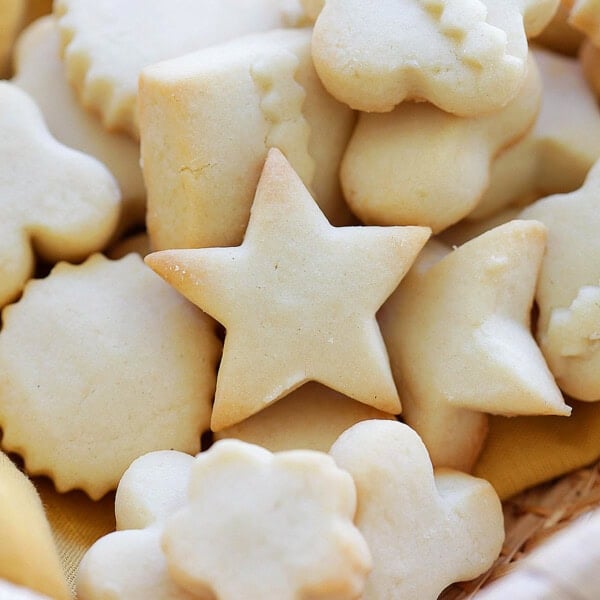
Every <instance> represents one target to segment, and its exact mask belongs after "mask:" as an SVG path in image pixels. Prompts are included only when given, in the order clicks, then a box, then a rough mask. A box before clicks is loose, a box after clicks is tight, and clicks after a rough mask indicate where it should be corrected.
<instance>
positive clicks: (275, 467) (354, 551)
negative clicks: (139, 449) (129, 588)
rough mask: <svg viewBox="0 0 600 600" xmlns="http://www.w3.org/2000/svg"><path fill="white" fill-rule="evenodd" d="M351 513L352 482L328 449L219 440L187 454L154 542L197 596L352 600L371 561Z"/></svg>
mask: <svg viewBox="0 0 600 600" xmlns="http://www.w3.org/2000/svg"><path fill="white" fill-rule="evenodd" d="M355 512H356V492H355V488H354V483H353V481H352V478H351V477H350V475H348V473H346V472H344V471H343V470H341V469H340V468H338V467H337V466H336V465H335V463H334V461H333V459H332V458H331V457H330V456H328V455H327V454H324V453H321V452H314V451H310V450H292V451H289V452H280V453H277V454H271V453H270V452H269V451H268V450H265V449H263V448H260V447H259V446H254V445H252V444H245V443H244V442H240V441H237V440H222V441H220V442H217V443H216V444H215V445H214V446H213V447H212V448H211V449H210V450H209V451H207V452H205V453H203V454H200V455H198V456H197V457H196V459H195V462H194V464H193V465H192V468H191V472H190V485H189V488H188V498H187V502H186V506H185V507H184V508H182V509H181V510H180V511H178V512H177V513H176V514H175V515H173V516H172V517H170V518H169V519H168V520H167V521H166V522H165V528H164V533H163V537H162V548H163V551H164V553H165V556H166V559H167V565H168V570H169V573H170V575H171V577H172V578H173V579H174V580H175V581H176V582H177V583H178V584H179V585H181V586H182V587H184V588H185V589H187V590H188V591H190V592H192V593H194V594H197V595H199V596H201V597H202V596H204V595H208V594H210V593H213V594H214V595H215V597H218V598H219V599H220V600H237V599H238V598H244V597H247V598H261V599H263V600H269V599H272V600H296V599H297V598H311V599H315V600H316V599H319V598H320V599H323V600H325V599H331V600H337V599H339V598H359V597H360V596H361V592H362V589H363V587H364V581H365V577H366V575H367V573H368V572H369V570H370V569H371V557H370V554H369V549H368V548H367V545H366V543H365V541H364V539H363V538H362V536H361V535H360V533H359V532H358V530H357V529H356V527H355V526H354V524H353V522H352V520H353V518H354V514H355ZM232 557H235V558H234V559H233V558H232ZM231 560H234V563H235V571H234V572H232V571H230V570H229V569H224V568H223V565H224V564H227V563H228V562H229V561H231Z"/></svg>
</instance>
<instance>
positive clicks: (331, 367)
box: [145, 148, 430, 431]
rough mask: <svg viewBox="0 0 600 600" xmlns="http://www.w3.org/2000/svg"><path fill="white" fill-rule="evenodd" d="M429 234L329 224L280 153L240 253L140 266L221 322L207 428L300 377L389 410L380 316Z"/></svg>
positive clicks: (392, 405)
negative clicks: (220, 343) (218, 358)
mask: <svg viewBox="0 0 600 600" xmlns="http://www.w3.org/2000/svg"><path fill="white" fill-rule="evenodd" d="M429 235H430V230H429V229H427V228H426V227H360V226H355V227H333V226H332V225H330V223H329V222H328V221H327V219H326V218H325V216H324V215H323V213H322V212H321V210H320V209H319V207H318V206H317V205H316V203H315V201H314V200H313V198H312V197H311V195H310V193H309V192H308V190H307V189H306V187H305V186H304V184H303V183H302V181H301V180H300V177H299V176H298V175H297V174H296V172H295V171H294V170H293V168H292V167H291V165H290V163H289V162H288V161H287V160H286V159H285V157H284V156H283V154H282V153H281V152H280V151H279V150H277V149H276V148H272V149H271V150H270V151H269V156H268V158H267V161H266V163H265V167H264V169H263V172H262V175H261V179H260V181H259V184H258V187H257V190H256V196H255V199H254V203H253V205H252V214H251V216H250V223H249V225H248V229H247V231H246V235H245V237H244V242H243V244H242V245H241V246H235V247H231V248H229V247H228V248H199V249H185V250H163V251H161V252H155V253H153V254H149V255H148V256H146V259H145V260H146V263H147V264H148V265H150V266H151V267H152V268H153V269H154V270H155V271H156V272H157V273H158V274H159V275H161V277H163V278H164V279H165V280H166V281H167V282H168V283H170V284H171V285H172V286H173V287H174V288H175V289H177V290H178V291H179V292H181V293H182V294H183V295H184V296H186V297H187V298H189V299H190V300H191V301H192V302H193V303H194V304H196V305H197V306H199V307H200V308H202V310H204V311H206V313H207V314H209V315H211V316H212V317H213V318H215V319H216V320H217V321H219V322H220V323H221V324H223V325H224V327H225V329H226V331H227V333H226V336H225V346H224V349H223V359H222V360H221V363H220V366H219V374H218V379H217V391H216V395H215V404H214V408H213V413H212V418H211V428H212V429H213V431H220V430H221V429H224V428H225V427H229V426H231V425H235V424H236V423H239V422H240V421H242V420H244V419H246V418H248V417H250V416H252V415H253V414H255V413H257V412H259V411H261V410H263V409H265V408H267V407H268V406H269V405H270V404H272V403H274V402H276V401H277V400H279V399H281V398H282V397H284V396H286V395H287V394H288V393H290V392H292V391H294V390H295V389H296V388H298V387H300V385H302V384H303V383H306V382H307V381H318V382H320V383H323V384H324V385H327V386H328V387H330V388H332V389H335V390H337V391H338V392H340V393H343V394H345V395H346V396H348V397H350V398H352V399H354V400H358V401H359V402H362V403H364V404H367V405H369V406H373V407H374V408H377V409H379V410H383V411H385V412H388V413H391V414H395V413H399V412H400V410H401V409H400V402H399V399H398V394H397V392H396V388H395V385H394V382H393V379H392V374H391V371H390V365H389V359H388V355H387V352H386V349H385V345H384V343H383V339H382V337H381V333H380V331H379V327H378V325H377V321H376V319H375V313H376V312H377V310H378V309H379V308H380V307H381V305H382V304H383V302H384V301H385V300H386V299H387V298H388V296H389V295H390V294H391V293H392V292H393V291H394V290H395V289H396V287H397V286H398V283H399V282H400V281H401V279H402V277H403V276H404V274H405V273H406V271H407V270H408V269H409V267H410V265H411V264H412V262H413V261H414V259H415V257H416V255H417V254H418V252H419V250H420V249H421V248H422V247H423V245H424V244H425V242H426V241H427V239H428V238H429Z"/></svg>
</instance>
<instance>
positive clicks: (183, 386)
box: [0, 254, 220, 499]
mask: <svg viewBox="0 0 600 600" xmlns="http://www.w3.org/2000/svg"><path fill="white" fill-rule="evenodd" d="M2 321H3V328H2V331H1V332H0V426H1V427H2V429H3V431H4V437H3V439H2V445H3V446H4V447H5V448H6V449H8V450H10V451H14V452H19V453H21V454H22V455H23V457H24V459H25V464H26V467H27V469H28V471H29V472H31V473H34V474H39V473H43V474H47V475H50V476H51V477H52V479H53V480H54V482H55V484H56V487H57V489H58V490H59V491H67V490H69V489H73V488H76V487H77V488H82V489H83V490H84V491H86V492H87V493H88V494H89V495H90V496H91V497H92V498H94V499H97V498H99V497H101V496H102V495H103V494H105V493H106V492H108V491H109V490H111V489H114V488H115V487H116V486H117V483H118V482H119V479H120V478H121V475H122V474H123V472H124V471H125V469H126V468H127V467H128V466H129V464H130V463H131V461H132V460H134V459H135V458H137V457H138V456H140V455H142V454H144V453H146V452H149V451H151V450H159V449H163V448H174V449H177V450H181V451H184V452H190V453H196V452H198V450H199V447H200V435H201V433H202V432H203V431H204V430H205V429H206V428H208V422H209V418H210V410H211V401H212V397H213V394H214V386H215V378H216V362H217V360H218V357H219V350H220V344H219V342H218V340H217V338H216V336H215V333H214V325H213V323H212V321H211V320H210V319H208V317H206V315H204V314H202V313H201V312H200V311H198V309H197V308H196V307H195V306H193V305H191V304H190V303H188V302H187V301H186V300H184V299H183V298H182V297H181V296H180V295H179V294H177V293H175V292H174V290H172V289H171V288H170V287H169V286H168V285H166V284H165V283H164V282H163V281H162V280H161V279H160V278H158V277H157V276H156V275H155V274H154V273H152V271H151V270H150V269H148V268H147V267H146V266H145V265H144V264H143V262H142V259H141V258H140V257H139V256H137V255H135V254H130V255H129V256H127V257H125V258H123V259H121V260H119V261H109V260H108V259H106V258H104V257H103V256H101V255H95V256H93V257H92V258H90V259H89V260H87V261H86V262H85V263H84V264H82V265H79V266H72V265H68V264H66V263H60V264H59V265H57V266H56V267H55V268H54V269H53V270H52V272H51V274H50V275H49V276H48V277H47V278H46V279H41V280H35V281H32V282H30V283H29V284H28V285H27V287H26V289H25V292H24V294H23V297H22V298H21V300H20V301H19V302H18V303H17V304H13V305H11V306H9V307H7V308H5V309H4V311H3V313H2Z"/></svg>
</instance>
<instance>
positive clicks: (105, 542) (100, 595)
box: [77, 450, 198, 600]
mask: <svg viewBox="0 0 600 600" xmlns="http://www.w3.org/2000/svg"><path fill="white" fill-rule="evenodd" d="M193 462H194V458H193V457H192V456H190V455H189V454H184V453H182V452H175V451H169V450H164V451H157V452H150V453H149V454H145V455H144V456H142V457H140V458H138V459H137V460H134V461H133V463H132V464H131V465H130V466H129V468H128V469H127V471H125V473H124V475H123V477H122V478H121V481H120V482H119V487H118V488H117V495H116V498H115V516H116V520H117V529H119V530H121V531H117V532H115V533H111V534H109V535H107V536H105V537H104V538H102V539H100V540H98V541H97V542H96V543H95V544H94V545H93V546H92V548H90V550H88V552H87V553H86V555H85V556H84V558H83V560H82V562H81V564H80V566H79V570H78V573H77V597H78V598H79V599H80V600H102V599H105V598H106V597H107V595H110V597H111V598H113V600H167V599H168V600H189V599H191V598H197V597H198V596H196V595H192V594H189V593H188V592H186V591H185V590H183V589H182V588H180V587H179V586H178V585H177V584H175V583H174V582H173V581H172V580H171V578H170V577H169V574H168V572H167V563H166V560H165V556H164V554H163V552H162V550H161V547H160V537H161V535H162V526H163V522H164V520H165V519H166V518H167V517H170V516H171V515H173V514H174V513H175V512H176V511H177V510H179V509H181V508H183V507H184V506H185V504H186V497H187V488H188V485H189V479H190V469H191V467H192V464H193ZM127 530H137V531H127Z"/></svg>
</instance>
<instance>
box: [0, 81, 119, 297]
mask: <svg viewBox="0 0 600 600" xmlns="http://www.w3.org/2000/svg"><path fill="white" fill-rule="evenodd" d="M119 212H120V196H119V190H118V188H117V184H116V182H115V180H114V179H113V177H112V176H111V174H110V173H109V172H108V170H107V169H106V168H105V167H104V165H102V164H101V163H99V162H98V161H97V160H95V159H93V158H92V157H91V156H87V155H85V154H82V153H80V152H76V151H75V150H71V149H70V148H67V147H66V146H63V145H61V144H59V143H58V142H57V141H56V140H55V139H54V138H53V137H52V136H51V135H50V133H48V130H47V129H46V126H45V124H44V121H43V118H42V115H41V113H40V111H39V109H38V108H37V106H36V105H35V103H34V102H33V100H31V98H30V97H29V96H28V95H27V94H26V93H25V92H23V91H21V90H20V89H19V88H18V87H16V86H15V85H13V84H11V83H5V82H0V307H2V306H4V305H6V304H8V303H9V302H10V301H11V300H13V299H15V298H16V297H17V296H18V294H19V293H20V292H21V290H22V289H23V286H24V284H25V282H26V281H27V279H28V278H29V277H30V276H31V274H32V272H33V268H34V256H33V249H35V250H36V252H37V253H38V254H39V255H40V256H41V257H42V258H44V259H45V260H47V261H49V262H56V261H58V260H72V261H77V260H82V259H84V258H86V256H88V255H89V254H91V253H92V252H95V251H96V250H100V249H101V248H102V247H103V246H104V245H105V244H106V243H107V242H108V240H109V239H110V237H111V235H112V234H113V232H114V230H115V227H116V225H117V221H118V218H119Z"/></svg>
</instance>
